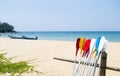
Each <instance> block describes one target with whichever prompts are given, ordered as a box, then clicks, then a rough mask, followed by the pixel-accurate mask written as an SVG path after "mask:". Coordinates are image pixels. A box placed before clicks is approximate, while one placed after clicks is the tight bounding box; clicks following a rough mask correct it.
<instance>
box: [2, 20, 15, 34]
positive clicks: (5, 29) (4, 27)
mask: <svg viewBox="0 0 120 76" xmlns="http://www.w3.org/2000/svg"><path fill="white" fill-rule="evenodd" d="M0 32H1V33H5V32H14V27H13V26H12V25H10V24H8V23H6V22H4V23H1V22H0Z"/></svg>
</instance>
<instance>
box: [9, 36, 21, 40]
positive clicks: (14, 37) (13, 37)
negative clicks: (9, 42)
mask: <svg viewBox="0 0 120 76" xmlns="http://www.w3.org/2000/svg"><path fill="white" fill-rule="evenodd" d="M8 37H10V38H11V39H23V38H22V37H16V36H11V35H8Z"/></svg>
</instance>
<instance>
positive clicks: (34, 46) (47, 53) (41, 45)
mask: <svg viewBox="0 0 120 76" xmlns="http://www.w3.org/2000/svg"><path fill="white" fill-rule="evenodd" d="M75 45H76V42H75V41H54V40H20V39H10V38H0V50H3V51H0V52H7V53H8V54H7V55H6V56H7V57H14V56H17V57H16V58H14V59H13V61H15V62H16V61H20V60H30V59H36V61H35V63H32V64H34V65H38V66H36V70H38V71H40V72H43V73H44V74H41V75H40V76H51V75H52V76H71V75H72V71H73V63H68V62H63V61H58V60H54V59H53V57H60V58H65V59H72V60H74V53H75ZM119 46H120V43H119V42H109V44H108V48H107V54H108V59H107V65H108V66H115V67H120V65H119V64H120V58H119V54H120V51H119V49H120V47H119ZM65 66H66V68H65ZM53 68H54V69H53ZM96 74H97V72H96ZM113 74H114V76H119V75H120V72H116V71H111V70H107V72H106V76H113ZM28 75H33V76H39V75H37V74H33V73H32V74H31V73H30V74H25V75H23V76H28Z"/></svg>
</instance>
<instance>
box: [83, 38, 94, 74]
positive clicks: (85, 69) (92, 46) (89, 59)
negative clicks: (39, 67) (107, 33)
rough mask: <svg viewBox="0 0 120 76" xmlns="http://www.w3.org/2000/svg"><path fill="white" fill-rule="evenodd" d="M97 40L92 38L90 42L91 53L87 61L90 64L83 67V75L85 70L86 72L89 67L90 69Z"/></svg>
mask: <svg viewBox="0 0 120 76" xmlns="http://www.w3.org/2000/svg"><path fill="white" fill-rule="evenodd" d="M95 42H96V39H91V42H90V53H89V54H90V55H89V56H88V58H87V60H86V62H87V64H88V65H86V66H85V68H84V69H83V73H82V76H84V75H85V74H84V73H85V71H86V73H88V72H89V69H90V63H91V61H92V56H93V53H94V50H95ZM86 75H87V74H86Z"/></svg>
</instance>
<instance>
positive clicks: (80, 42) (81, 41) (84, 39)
mask: <svg viewBox="0 0 120 76" xmlns="http://www.w3.org/2000/svg"><path fill="white" fill-rule="evenodd" d="M85 41H86V38H80V41H79V49H80V58H79V63H78V67H77V69H76V71H75V75H74V76H76V75H77V73H78V71H79V67H80V62H81V61H82V49H83V46H84V43H85Z"/></svg>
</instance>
